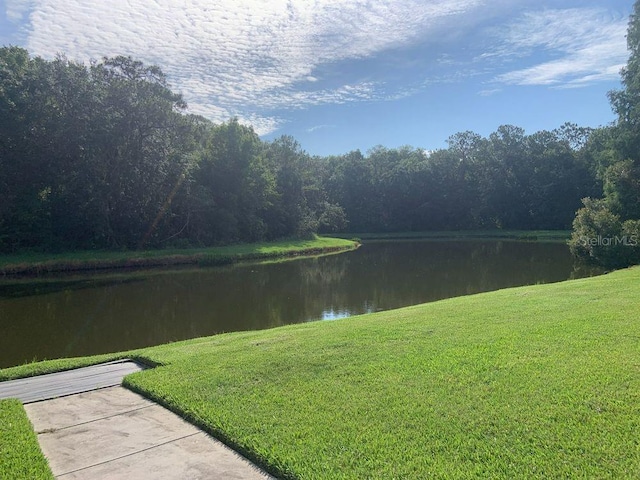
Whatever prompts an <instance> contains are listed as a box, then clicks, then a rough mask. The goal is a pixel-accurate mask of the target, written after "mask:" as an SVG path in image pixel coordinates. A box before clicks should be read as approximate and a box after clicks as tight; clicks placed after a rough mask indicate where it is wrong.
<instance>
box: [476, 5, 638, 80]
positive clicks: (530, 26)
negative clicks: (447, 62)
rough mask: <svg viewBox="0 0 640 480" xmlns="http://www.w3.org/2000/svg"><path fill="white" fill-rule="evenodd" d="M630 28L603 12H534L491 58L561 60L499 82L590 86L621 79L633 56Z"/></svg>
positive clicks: (511, 31) (621, 19)
mask: <svg viewBox="0 0 640 480" xmlns="http://www.w3.org/2000/svg"><path fill="white" fill-rule="evenodd" d="M626 30H627V19H626V18H624V17H622V16H617V17H613V16H611V14H610V13H608V12H607V11H605V10H601V9H593V8H584V9H578V8H575V9H565V10H543V11H540V12H530V13H527V14H525V15H524V16H523V17H522V18H521V21H519V22H517V23H515V24H513V25H511V27H510V28H509V29H508V31H507V33H506V35H505V41H504V43H503V44H502V45H501V47H500V48H499V49H497V50H496V51H494V52H492V53H490V54H489V55H487V57H488V56H491V55H493V56H499V57H505V56H512V57H532V56H534V55H541V54H543V55H545V57H546V58H548V56H554V57H556V58H553V59H548V60H544V61H540V60H537V62H538V63H537V64H535V65H533V66H528V67H525V68H520V69H516V70H513V71H510V72H507V73H504V74H501V75H499V76H498V77H497V78H496V80H497V81H498V82H501V83H506V84H513V85H548V86H555V87H559V88H570V87H578V86H585V85H589V84H591V83H594V82H597V81H604V80H615V79H616V78H617V77H618V75H619V72H620V68H622V66H624V64H625V63H626V60H627V57H628V52H627V48H626V39H625V34H626Z"/></svg>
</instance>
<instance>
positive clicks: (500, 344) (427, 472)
mask: <svg viewBox="0 0 640 480" xmlns="http://www.w3.org/2000/svg"><path fill="white" fill-rule="evenodd" d="M639 299H640V268H632V269H628V270H622V271H617V272H613V273H610V274H608V275H604V276H600V277H593V278H588V279H582V280H573V281H568V282H563V283H557V284H548V285H538V286H527V287H520V288H513V289H507V290H501V291H497V292H490V293H485V294H480V295H473V296H467V297H459V298H453V299H448V300H443V301H439V302H434V303H429V304H425V305H419V306H414V307H409V308H403V309H400V310H395V311H387V312H381V313H376V314H370V315H363V316H360V317H351V318H348V319H344V320H337V321H331V322H316V323H311V324H302V325H293V326H287V327H282V328H277V329H273V330H267V331H259V332H243V333H233V334H225V335H219V336H215V337H209V338H202V339H195V340H190V341H185V342H179V343H175V344H169V345H163V346H159V347H153V348H148V349H143V350H138V351H136V352H129V353H128V354H129V355H134V356H139V357H141V358H145V359H147V360H149V361H153V362H156V363H159V364H162V366H160V367H158V368H155V369H153V370H148V371H145V372H141V373H138V374H134V375H132V376H129V377H128V378H127V379H126V380H125V381H126V384H127V385H128V386H129V387H131V388H133V389H135V390H137V391H140V392H143V393H144V394H145V395H147V396H149V397H151V398H153V399H155V400H156V401H158V402H160V403H162V404H164V405H166V406H168V407H169V408H171V409H173V410H175V411H177V412H179V413H180V414H181V415H183V416H185V417H186V418H188V419H190V420H191V421H193V422H195V423H197V424H199V425H201V426H203V427H204V428H205V429H207V430H208V431H210V432H212V433H213V434H214V435H216V436H218V437H220V438H222V439H224V440H225V441H226V442H228V443H230V444H232V445H234V446H235V447H236V448H238V449H239V450H241V451H243V452H244V453H245V454H246V455H248V456H249V457H250V458H252V459H253V460H255V461H257V462H259V463H260V464H262V465H264V466H266V467H267V468H268V469H269V470H270V471H272V472H274V473H276V474H277V475H279V476H281V477H283V478H301V479H302V478H304V479H316V478H317V479H347V478H348V479H360V478H505V479H506V478H576V477H578V478H637V477H638V476H640V446H639V444H638V437H637V432H638V431H639V429H640V363H639V361H638V359H639V358H640V341H639V339H640V318H639V316H638V311H639V308H638V307H639V306H640V300H639ZM122 355H124V354H122ZM105 358H107V357H102V359H103V360H104V359H105ZM94 360H95V359H80V360H67V361H55V362H44V363H42V364H36V365H28V366H23V367H17V368H12V369H5V370H4V371H0V376H2V377H3V378H11V377H15V376H18V375H20V376H22V375H26V374H29V373H30V372H31V371H33V370H34V369H38V370H40V371H43V370H47V369H56V368H60V367H61V366H70V365H71V364H72V363H73V362H79V363H87V362H92V361H94ZM64 362H67V363H64Z"/></svg>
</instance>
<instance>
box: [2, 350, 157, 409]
mask: <svg viewBox="0 0 640 480" xmlns="http://www.w3.org/2000/svg"><path fill="white" fill-rule="evenodd" d="M144 368H145V367H144V366H143V365H141V364H139V363H136V362H134V361H132V360H119V361H115V362H109V363H102V364H100V365H93V366H91V367H83V368H77V369H75V370H68V371H66V372H58V373H50V374H47V375H38V376H36V377H30V378H21V379H18V380H9V381H6V382H0V399H2V398H17V399H19V400H20V401H22V403H31V402H38V401H41V400H48V399H51V398H57V397H62V396H66V395H73V394H76V393H82V392H88V391H91V390H96V389H98V388H105V387H112V386H115V385H120V384H121V383H122V379H123V378H124V377H125V376H126V375H128V374H130V373H134V372H139V371H140V370H144Z"/></svg>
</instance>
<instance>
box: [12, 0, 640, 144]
mask: <svg viewBox="0 0 640 480" xmlns="http://www.w3.org/2000/svg"><path fill="white" fill-rule="evenodd" d="M632 5H633V2H632V1H631V0H627V1H621V0H586V1H571V0H535V1H532V0H486V1H485V0H420V1H419V0H288V1H287V0H139V1H129V0H110V1H108V2H107V1H104V0H95V1H94V0H4V1H2V2H0V44H2V45H19V46H22V47H25V48H27V49H28V50H29V51H30V52H31V53H32V54H35V55H40V56H42V57H45V58H52V57H53V56H54V55H56V54H57V53H64V54H65V55H66V56H67V57H68V58H70V59H74V60H78V61H84V62H88V61H90V60H91V59H100V58H102V57H103V56H113V55H121V54H122V55H131V56H133V57H135V58H136V59H140V60H143V61H145V62H147V63H154V64H157V65H159V66H160V67H162V69H163V70H164V71H165V73H167V74H168V76H169V80H170V82H171V85H172V87H173V89H174V90H175V91H179V92H182V93H183V95H184V97H185V99H186V100H187V102H188V104H189V109H190V111H191V112H193V113H197V114H201V115H204V116H206V117H207V118H210V119H211V120H213V121H215V122H220V121H224V120H227V119H229V118H231V117H233V116H236V117H238V118H240V120H241V121H242V122H243V123H247V124H251V125H253V126H254V128H255V129H256V131H257V132H258V133H259V134H260V135H262V136H263V138H264V139H267V140H269V139H272V138H275V137H278V136H280V135H283V134H287V135H293V136H294V137H295V138H296V139H297V140H298V141H299V142H300V143H301V145H302V147H303V148H304V149H305V150H307V151H308V152H309V153H311V154H318V155H328V154H341V153H346V152H348V151H350V150H354V149H360V150H362V151H363V152H366V151H367V150H368V149H369V148H371V147H373V146H375V145H379V144H381V145H385V146H387V147H397V146H401V145H412V146H415V147H421V148H425V149H436V148H442V147H445V146H446V139H447V138H448V137H449V136H451V135H453V134H455V133H456V132H461V131H465V130H472V131H474V132H477V133H479V134H481V135H483V136H486V135H488V134H490V133H491V132H493V131H495V130H496V129H497V127H498V126H500V125H503V124H512V125H517V126H520V127H523V128H524V129H525V130H526V131H527V133H533V132H535V131H537V130H542V129H549V130H551V129H554V128H556V127H559V126H560V125H561V124H563V123H564V122H567V121H569V122H574V123H577V124H579V125H582V126H591V127H597V126H600V125H606V124H608V123H610V122H611V121H613V120H614V115H613V113H612V112H611V108H610V106H609V103H608V100H607V97H606V93H607V91H609V90H611V89H615V88H619V86H620V81H619V70H620V68H621V67H622V66H624V64H625V63H626V60H627V57H628V52H627V50H626V39H625V34H626V27H627V22H628V16H629V14H630V12H631V9H632Z"/></svg>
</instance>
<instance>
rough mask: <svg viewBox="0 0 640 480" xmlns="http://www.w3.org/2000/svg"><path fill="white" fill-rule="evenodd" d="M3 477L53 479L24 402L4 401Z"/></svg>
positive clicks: (0, 430)
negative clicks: (23, 404)
mask: <svg viewBox="0 0 640 480" xmlns="http://www.w3.org/2000/svg"><path fill="white" fill-rule="evenodd" d="M0 478H2V479H5V478H6V479H16V480H18V479H25V480H26V479H29V480H53V474H52V473H51V470H50V469H49V465H48V464H47V460H46V459H45V458H44V455H43V454H42V452H41V451H40V446H39V445H38V439H37V438H36V434H35V433H34V431H33V428H32V426H31V422H29V419H28V418H27V414H26V412H25V411H24V408H23V407H22V404H21V403H20V402H19V401H17V400H0Z"/></svg>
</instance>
